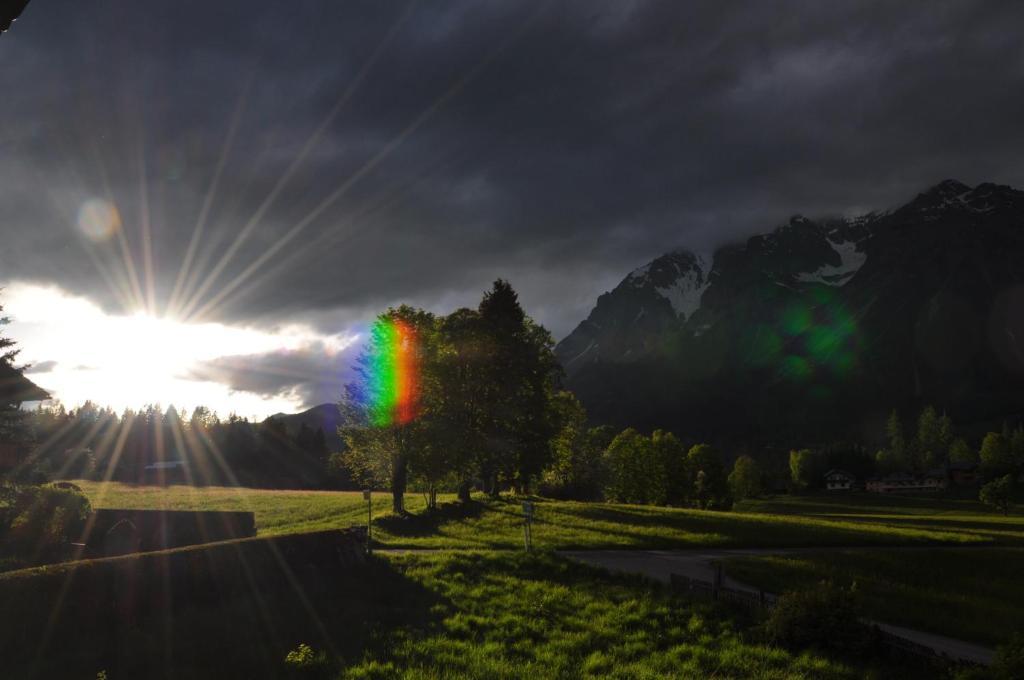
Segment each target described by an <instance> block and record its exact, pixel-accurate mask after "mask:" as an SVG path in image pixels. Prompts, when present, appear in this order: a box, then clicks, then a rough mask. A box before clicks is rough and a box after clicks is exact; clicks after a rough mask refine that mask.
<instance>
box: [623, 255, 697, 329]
mask: <svg viewBox="0 0 1024 680" xmlns="http://www.w3.org/2000/svg"><path fill="white" fill-rule="evenodd" d="M711 264H712V258H711V257H710V256H708V255H703V254H701V255H697V254H694V253H692V252H690V251H688V250H677V251H674V252H671V253H668V254H667V255H662V256H661V257H659V258H657V259H654V260H652V261H651V262H648V263H647V264H645V265H644V266H642V267H637V268H636V269H634V270H633V271H632V272H630V274H629V276H627V277H626V281H625V283H628V284H629V285H630V286H632V287H633V288H647V289H649V290H651V291H653V292H654V293H655V294H657V295H658V296H660V297H662V298H664V299H665V300H667V301H668V303H669V304H670V305H672V309H673V311H674V312H675V313H676V316H679V317H682V319H683V320H684V321H685V320H686V319H689V318H690V316H691V315H692V314H693V313H694V312H696V311H697V310H698V309H699V308H700V300H701V296H702V295H703V294H704V291H705V290H706V289H707V287H708V285H709V284H710V281H709V280H708V279H709V274H710V273H711Z"/></svg>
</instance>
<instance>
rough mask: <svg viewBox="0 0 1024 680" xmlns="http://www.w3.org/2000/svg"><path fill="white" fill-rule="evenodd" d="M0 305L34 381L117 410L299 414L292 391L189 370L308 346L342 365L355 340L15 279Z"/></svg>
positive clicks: (71, 400)
mask: <svg viewBox="0 0 1024 680" xmlns="http://www.w3.org/2000/svg"><path fill="white" fill-rule="evenodd" d="M2 301H3V305H4V307H5V313H6V314H7V315H8V316H9V317H10V318H11V321H12V323H11V324H10V326H8V327H7V329H6V331H7V332H8V334H9V335H10V336H11V337H12V338H13V339H15V340H16V341H17V342H18V343H19V345H20V347H21V348H22V350H23V351H22V354H21V355H20V356H19V361H21V362H25V363H32V364H36V365H37V366H38V367H39V368H40V369H42V368H48V369H49V370H46V371H38V372H36V373H35V374H34V375H33V379H34V380H35V382H37V383H38V384H39V385H40V386H42V387H44V388H45V389H47V390H49V391H50V393H51V394H53V395H54V396H55V397H57V398H59V399H60V400H61V401H63V402H64V403H65V404H68V405H69V406H73V405H77V404H80V403H82V402H84V401H85V400H87V399H91V400H92V401H94V402H98V403H100V404H102V405H109V406H112V407H113V408H115V409H117V410H121V409H124V408H129V407H130V408H138V407H139V406H141V405H144V404H147V403H160V404H163V405H172V404H173V405H175V406H183V407H191V406H195V405H198V404H203V405H206V406H209V407H210V408H212V409H214V410H216V411H218V412H220V413H221V414H222V415H226V414H227V413H230V412H235V413H238V414H239V415H243V416H255V417H258V418H262V417H265V416H267V415H269V414H272V413H278V412H282V411H284V412H289V411H296V410H299V409H301V408H302V407H304V406H305V404H304V403H303V397H302V394H301V392H300V390H299V389H297V388H292V389H285V390H283V391H281V392H279V393H275V394H267V393H259V392H252V391H245V390H239V389H237V388H236V387H237V381H236V383H234V384H232V383H231V382H230V381H218V380H216V379H214V376H208V375H202V374H201V373H200V372H197V371H196V368H197V367H199V366H202V365H205V364H209V363H210V362H214V361H216V360H217V359H220V358H222V357H237V356H253V357H258V356H261V355H268V354H270V355H274V354H279V353H282V352H307V351H310V350H311V349H315V351H316V352H318V353H320V354H322V355H323V358H324V360H325V362H328V363H329V362H330V361H332V360H333V359H337V360H338V361H347V360H348V359H347V357H344V355H343V352H344V350H345V349H347V348H348V347H349V346H350V345H352V343H354V342H355V341H356V340H357V339H358V335H356V334H353V333H339V334H335V335H325V334H322V333H317V332H316V331H314V330H313V329H311V328H309V327H307V326H300V325H293V326H286V327H283V328H279V329H274V330H273V331H266V330H259V329H254V328H248V327H240V326H229V325H224V324H220V323H201V324H190V323H181V322H178V321H175V320H173V319H166V318H154V317H152V316H149V315H146V314H142V313H138V314H135V315H131V316H124V315H113V314H108V313H107V312H104V311H103V310H102V309H101V308H100V307H99V306H97V305H95V304H94V303H92V302H90V301H89V300H87V299H86V298H82V297H77V296H74V295H72V294H70V293H68V292H67V291H64V290H62V289H60V288H57V287H53V286H40V285H34V284H28V283H21V282H13V283H11V284H9V285H7V286H6V287H5V288H4V291H3V300H2ZM242 370H244V367H243V369H242Z"/></svg>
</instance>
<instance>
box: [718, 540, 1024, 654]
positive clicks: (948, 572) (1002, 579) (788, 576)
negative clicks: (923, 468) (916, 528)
mask: <svg viewBox="0 0 1024 680" xmlns="http://www.w3.org/2000/svg"><path fill="white" fill-rule="evenodd" d="M724 565H725V571H726V573H727V574H729V576H732V577H733V578H735V579H737V580H739V581H741V582H743V583H748V584H751V585H756V586H758V587H761V588H764V589H765V590H768V591H771V592H776V593H780V592H784V591H786V590H796V589H800V588H804V587H806V586H807V584H808V583H814V582H818V581H825V580H831V581H833V582H835V583H838V584H842V585H851V584H854V583H856V589H857V593H858V598H859V599H860V602H861V605H862V607H863V610H864V613H865V615H866V616H869V617H872V618H875V619H877V620H879V621H885V622H887V623H894V624H902V625H905V626H910V627H913V628H918V629H921V630H926V631H930V632H934V633H939V634H942V635H948V636H950V637H954V638H959V639H962V640H971V641H975V642H979V643H983V644H989V645H996V644H1000V643H1004V642H1006V641H1007V640H1008V639H1009V638H1010V636H1011V635H1012V634H1013V633H1014V632H1020V631H1024V580H1022V579H1021V575H1022V574H1024V549H1021V548H981V549H977V550H955V549H942V548H935V549H931V548H929V549H922V550H903V551H890V552H886V551H882V550H855V551H845V550H844V551H829V552H820V553H807V554H800V555H785V556H770V557H756V558H736V559H728V560H725V561H724Z"/></svg>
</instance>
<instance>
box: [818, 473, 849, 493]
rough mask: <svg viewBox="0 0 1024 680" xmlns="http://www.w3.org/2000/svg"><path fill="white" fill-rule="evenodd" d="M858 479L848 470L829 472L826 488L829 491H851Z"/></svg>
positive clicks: (826, 476)
mask: <svg viewBox="0 0 1024 680" xmlns="http://www.w3.org/2000/svg"><path fill="white" fill-rule="evenodd" d="M856 481H857V478H856V477H854V476H853V475H851V474H850V473H849V472H847V471H846V470H829V471H828V472H826V473H825V488H826V489H828V490H829V491H849V490H850V489H852V488H853V485H854V483H856Z"/></svg>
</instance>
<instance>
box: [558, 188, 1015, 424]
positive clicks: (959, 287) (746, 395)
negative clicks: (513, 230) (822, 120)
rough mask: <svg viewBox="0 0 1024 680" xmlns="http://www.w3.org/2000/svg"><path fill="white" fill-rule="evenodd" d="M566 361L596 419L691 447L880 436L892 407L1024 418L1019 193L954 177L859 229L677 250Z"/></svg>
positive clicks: (797, 226) (618, 294) (784, 229)
mask: <svg viewBox="0 0 1024 680" xmlns="http://www.w3.org/2000/svg"><path fill="white" fill-rule="evenodd" d="M556 353H557V355H558V357H559V359H560V360H561V362H562V364H563V366H564V367H565V369H566V374H567V386H568V387H569V388H570V389H572V390H573V391H574V392H576V393H577V395H578V396H579V397H580V399H581V400H582V401H583V403H584V405H585V406H586V407H587V409H588V412H589V413H590V414H591V416H592V418H593V419H594V420H596V421H598V422H606V423H611V424H615V425H619V426H625V425H634V426H638V427H643V428H654V427H666V428H671V429H673V430H676V431H678V432H681V433H686V434H692V435H694V436H704V437H715V436H720V435H723V434H724V433H726V432H728V433H730V434H731V435H732V436H744V433H748V434H750V435H751V436H756V437H760V438H765V439H773V438H774V439H779V440H781V439H784V438H788V437H792V436H793V435H794V434H796V435H799V436H803V437H812V436H817V435H820V436H822V437H825V436H829V437H831V436H836V435H837V434H848V435H851V436H859V435H862V434H863V433H865V432H868V431H870V432H875V433H876V432H877V431H878V430H879V428H880V424H881V423H882V422H884V419H885V416H886V415H887V414H888V413H889V411H891V410H892V409H893V408H899V409H902V410H903V411H904V412H905V413H906V414H907V415H910V412H911V410H913V409H916V408H918V407H920V405H922V404H925V403H930V404H934V405H935V406H936V407H938V408H940V409H947V410H948V411H949V413H950V414H951V415H952V416H953V417H954V418H955V419H958V420H960V421H962V422H981V421H991V420H999V419H1002V418H1008V417H1009V418H1014V417H1019V415H1020V414H1021V413H1022V412H1024V192H1021V191H1017V190H1015V189H1012V188H1010V187H1007V186H999V185H995V184H980V185H978V186H976V187H974V188H973V189H972V188H971V187H968V186H966V185H964V184H962V183H960V182H957V181H955V180H947V181H944V182H942V183H940V184H938V185H936V186H935V187H932V188H931V189H929V190H928V191H926V192H924V193H922V194H920V195H918V196H917V197H915V198H914V199H913V200H912V201H910V202H909V203H907V204H906V205H904V206H902V207H900V208H898V209H896V210H890V211H886V212H878V213H870V214H867V215H863V216H860V217H857V218H855V219H833V218H830V219H818V220H811V219H807V218H805V217H802V216H796V217H793V218H792V219H790V220H789V222H788V223H786V224H784V225H782V226H780V227H778V228H776V229H774V230H773V231H771V232H769V233H766V234H761V235H757V236H754V237H752V238H750V239H748V240H747V241H746V242H745V243H743V244H739V245H729V246H725V247H722V248H719V249H718V250H717V251H715V252H714V253H713V254H697V253H691V252H688V251H676V252H671V253H667V254H665V255H662V256H661V257H659V258H657V259H655V260H653V261H652V262H650V263H648V264H647V265H644V266H643V267H640V268H639V269H636V270H634V271H633V272H631V273H630V274H629V275H628V276H626V278H625V279H623V281H622V282H621V283H620V284H619V285H618V286H617V287H616V288H615V289H614V290H612V291H611V292H609V293H605V294H604V295H601V296H600V297H599V298H598V300H597V305H596V306H595V307H594V309H593V310H592V311H591V313H590V315H589V316H588V317H587V319H586V320H584V321H583V322H582V323H580V324H579V326H577V327H576V329H575V330H574V331H573V332H572V333H570V334H569V336H567V337H566V338H565V339H564V340H562V341H561V342H560V343H559V344H558V346H557V348H556Z"/></svg>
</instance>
